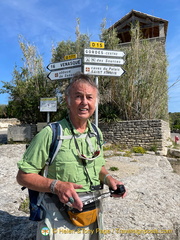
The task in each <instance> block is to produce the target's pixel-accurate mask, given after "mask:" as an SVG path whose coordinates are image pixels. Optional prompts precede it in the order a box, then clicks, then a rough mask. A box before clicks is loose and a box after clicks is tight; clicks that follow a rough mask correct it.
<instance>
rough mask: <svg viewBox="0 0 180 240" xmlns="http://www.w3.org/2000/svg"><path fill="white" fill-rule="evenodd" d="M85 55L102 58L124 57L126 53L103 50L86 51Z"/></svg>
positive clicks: (87, 49)
mask: <svg viewBox="0 0 180 240" xmlns="http://www.w3.org/2000/svg"><path fill="white" fill-rule="evenodd" d="M84 55H95V56H101V57H103V56H104V57H124V55H125V54H124V52H121V51H114V50H104V49H103V50H101V49H89V48H85V49H84Z"/></svg>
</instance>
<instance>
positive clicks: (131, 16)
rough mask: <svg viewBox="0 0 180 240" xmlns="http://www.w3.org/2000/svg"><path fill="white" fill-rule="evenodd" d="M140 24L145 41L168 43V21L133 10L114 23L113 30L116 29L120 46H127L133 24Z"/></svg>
mask: <svg viewBox="0 0 180 240" xmlns="http://www.w3.org/2000/svg"><path fill="white" fill-rule="evenodd" d="M136 22H139V24H140V29H141V32H142V35H143V39H148V40H160V41H162V42H163V43H165V41H166V36H167V29H168V21H167V20H164V19H162V18H158V17H155V16H152V15H149V14H146V13H142V12H139V11H135V10H132V11H131V12H129V13H128V14H126V15H125V16H124V17H123V18H121V19H120V20H118V21H117V22H116V23H114V24H113V25H112V26H111V27H110V28H109V30H111V29H112V28H114V29H116V31H117V33H118V38H119V39H120V44H127V43H129V42H130V41H131V36H130V28H131V24H135V23H136Z"/></svg>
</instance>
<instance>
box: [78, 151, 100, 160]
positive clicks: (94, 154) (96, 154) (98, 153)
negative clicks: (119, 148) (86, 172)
mask: <svg viewBox="0 0 180 240" xmlns="http://www.w3.org/2000/svg"><path fill="white" fill-rule="evenodd" d="M76 150H77V153H78V157H79V158H80V159H83V160H89V161H91V160H94V159H96V158H97V157H99V155H100V153H101V151H100V150H96V151H95V152H94V153H93V156H92V157H91V158H88V157H86V156H85V155H84V154H81V153H80V151H79V149H78V148H76Z"/></svg>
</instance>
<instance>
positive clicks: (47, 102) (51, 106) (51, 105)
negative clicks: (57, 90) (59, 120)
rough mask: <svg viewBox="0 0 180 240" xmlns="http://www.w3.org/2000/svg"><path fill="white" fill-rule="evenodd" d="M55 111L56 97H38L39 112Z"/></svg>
mask: <svg viewBox="0 0 180 240" xmlns="http://www.w3.org/2000/svg"><path fill="white" fill-rule="evenodd" d="M56 111H57V98H41V99H40V112H56Z"/></svg>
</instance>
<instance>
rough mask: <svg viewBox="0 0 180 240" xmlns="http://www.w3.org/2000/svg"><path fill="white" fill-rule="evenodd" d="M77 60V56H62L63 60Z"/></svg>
mask: <svg viewBox="0 0 180 240" xmlns="http://www.w3.org/2000/svg"><path fill="white" fill-rule="evenodd" d="M74 58H77V54H71V55H66V56H64V60H69V59H74Z"/></svg>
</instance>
